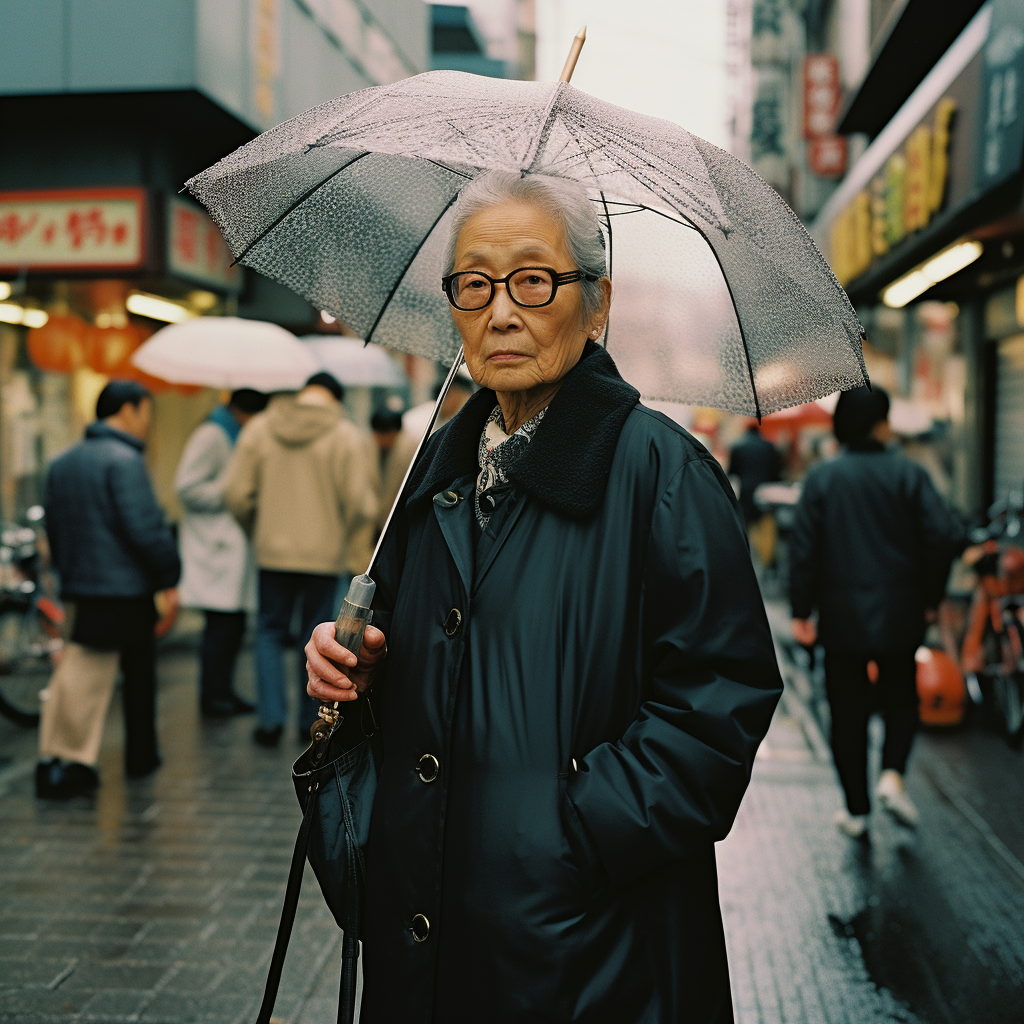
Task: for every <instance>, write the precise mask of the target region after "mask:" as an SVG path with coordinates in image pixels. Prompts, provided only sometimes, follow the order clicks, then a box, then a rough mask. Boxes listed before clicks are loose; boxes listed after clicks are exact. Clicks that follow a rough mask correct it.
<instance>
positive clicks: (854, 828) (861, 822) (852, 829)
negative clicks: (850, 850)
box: [832, 808, 868, 839]
mask: <svg viewBox="0 0 1024 1024" xmlns="http://www.w3.org/2000/svg"><path fill="white" fill-rule="evenodd" d="M832 822H833V824H835V826H836V828H837V829H839V831H840V832H842V833H843V835H844V836H849V837H850V838H851V839H860V837H861V836H863V835H864V833H865V832H867V830H868V816H867V815H866V814H851V813H850V812H849V811H848V810H846V808H843V810H841V811H836V813H835V817H834V818H833V819H832Z"/></svg>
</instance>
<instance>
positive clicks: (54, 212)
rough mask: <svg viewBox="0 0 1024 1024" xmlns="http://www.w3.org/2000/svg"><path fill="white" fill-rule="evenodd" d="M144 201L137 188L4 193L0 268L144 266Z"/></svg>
mask: <svg viewBox="0 0 1024 1024" xmlns="http://www.w3.org/2000/svg"><path fill="white" fill-rule="evenodd" d="M145 200H146V195H145V192H144V191H143V190H142V189H138V188H104V189H77V190H59V191H45V192H0V268H3V269H14V270H20V269H26V270H100V269H117V268H121V269H129V268H133V267H139V266H141V265H142V262H143V260H144V258H145Z"/></svg>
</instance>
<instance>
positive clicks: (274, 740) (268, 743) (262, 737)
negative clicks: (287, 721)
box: [252, 725, 284, 747]
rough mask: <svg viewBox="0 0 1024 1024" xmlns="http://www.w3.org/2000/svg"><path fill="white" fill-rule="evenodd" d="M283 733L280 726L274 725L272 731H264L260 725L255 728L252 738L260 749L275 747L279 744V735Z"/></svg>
mask: <svg viewBox="0 0 1024 1024" xmlns="http://www.w3.org/2000/svg"><path fill="white" fill-rule="evenodd" d="M283 731H284V729H283V727H282V726H280V725H275V726H274V728H273V729H264V728H263V726H262V725H258V726H256V728H255V729H253V732H252V738H253V739H254V740H255V741H256V742H257V743H258V744H259V745H260V746H261V747H276V746H277V745H278V743H280V742H281V733H282V732H283Z"/></svg>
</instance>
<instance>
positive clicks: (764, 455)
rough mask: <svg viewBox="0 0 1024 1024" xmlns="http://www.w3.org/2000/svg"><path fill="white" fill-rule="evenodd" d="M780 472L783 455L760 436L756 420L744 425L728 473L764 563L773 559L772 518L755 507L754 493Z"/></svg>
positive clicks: (769, 563)
mask: <svg viewBox="0 0 1024 1024" xmlns="http://www.w3.org/2000/svg"><path fill="white" fill-rule="evenodd" d="M781 473H782V455H781V454H780V452H779V450H778V448H776V447H775V445H773V444H772V443H771V441H769V440H767V438H764V437H762V436H761V431H760V429H759V428H758V425H757V423H756V422H752V423H750V424H749V425H748V426H747V430H746V433H745V434H744V435H743V438H742V440H740V441H738V442H737V443H736V444H734V445H733V446H732V449H731V450H730V452H729V476H730V477H735V478H736V479H737V480H738V481H739V485H740V489H739V499H740V508H742V509H743V518H744V520H745V521H746V524H747V530H748V532H749V533H750V539H751V542H752V543H753V546H754V550H755V551H756V552H757V556H758V558H760V560H761V563H762V564H763V565H772V564H773V562H774V561H775V518H774V516H772V515H770V514H766V513H764V512H762V511H761V510H760V509H758V507H757V505H756V504H755V503H754V492H755V491H756V490H757V488H758V487H760V486H761V484H770V483H774V482H775V481H776V480H778V479H779V478H780V475H781Z"/></svg>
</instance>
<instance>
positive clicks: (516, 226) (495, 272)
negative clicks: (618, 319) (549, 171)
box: [452, 202, 603, 392]
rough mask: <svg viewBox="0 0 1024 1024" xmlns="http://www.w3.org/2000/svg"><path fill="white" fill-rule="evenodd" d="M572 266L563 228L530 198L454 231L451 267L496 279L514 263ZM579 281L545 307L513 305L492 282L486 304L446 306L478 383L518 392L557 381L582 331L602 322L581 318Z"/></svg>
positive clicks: (579, 347) (575, 354)
mask: <svg viewBox="0 0 1024 1024" xmlns="http://www.w3.org/2000/svg"><path fill="white" fill-rule="evenodd" d="M527 266H538V267H552V268H553V269H554V270H555V271H557V272H558V273H566V272H567V271H572V270H576V269H577V268H576V265H575V264H574V263H573V260H572V257H571V256H570V255H569V250H568V247H567V245H566V241H565V232H564V230H563V229H562V226H561V225H560V224H559V223H558V221H556V220H555V219H554V218H552V217H551V216H550V215H549V214H548V213H547V212H546V211H544V210H543V209H541V208H540V207H538V206H535V205H534V204H532V203H520V202H506V203H501V204H498V205H496V206H490V207H488V208H487V209H485V210H481V211H480V212H479V213H477V214H475V215H474V216H472V217H470V219H469V220H467V221H466V223H465V224H464V225H463V228H462V230H461V231H460V232H459V238H458V242H457V243H456V248H455V268H454V272H455V273H457V272H459V271H463V270H478V271H482V272H483V273H485V274H487V275H489V276H490V277H492V278H495V279H497V278H502V277H504V276H505V275H506V274H509V273H511V272H512V271H513V270H517V269H518V268H519V267H527ZM580 299H581V296H580V286H579V284H567V285H561V286H559V288H558V291H557V293H556V294H555V300H554V302H552V303H551V304H550V305H547V306H541V307H539V308H537V309H524V308H523V307H522V306H517V305H516V304H515V303H514V302H513V301H512V300H511V299H510V298H509V296H508V291H507V290H506V289H505V288H504V287H503V286H502V285H497V286H496V287H495V289H494V298H493V299H492V300H491V302H490V305H488V306H485V307H484V308H483V309H479V310H472V311H465V310H459V309H455V308H454V307H452V318H453V319H454V321H455V326H456V327H457V328H458V329H459V333H460V334H461V335H462V342H463V346H464V348H465V354H466V365H467V367H468V368H469V372H470V375H471V376H472V377H473V380H475V381H476V382H477V383H478V384H480V385H481V386H482V387H485V388H491V389H493V390H494V391H499V392H510V391H525V390H527V389H529V388H533V387H537V386H539V385H543V384H551V383H554V382H555V381H557V380H560V379H561V378H562V377H563V376H565V374H566V373H567V372H568V371H569V370H571V369H572V367H573V366H575V365H576V363H577V362H578V361H579V358H580V355H581V354H582V352H583V346H584V344H585V343H586V340H587V337H588V335H589V332H590V331H591V330H592V329H594V328H596V327H597V326H598V324H599V323H601V322H603V314H601V315H600V316H598V317H595V318H594V322H593V323H589V324H585V323H583V322H582V319H581V313H580Z"/></svg>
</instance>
